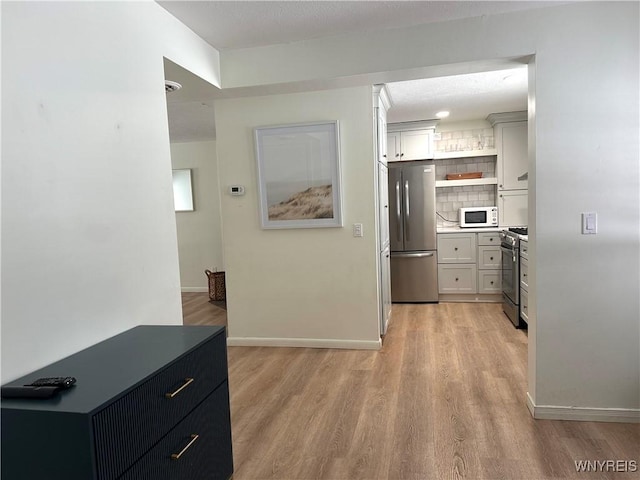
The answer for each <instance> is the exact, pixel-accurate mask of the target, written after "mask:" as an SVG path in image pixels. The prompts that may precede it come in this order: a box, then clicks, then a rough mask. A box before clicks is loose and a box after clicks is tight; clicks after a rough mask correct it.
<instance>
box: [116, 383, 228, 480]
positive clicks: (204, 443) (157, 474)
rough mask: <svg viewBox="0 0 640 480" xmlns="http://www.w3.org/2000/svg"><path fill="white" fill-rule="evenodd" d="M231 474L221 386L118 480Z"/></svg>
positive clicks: (198, 479) (193, 479)
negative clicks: (173, 456) (176, 456)
mask: <svg viewBox="0 0 640 480" xmlns="http://www.w3.org/2000/svg"><path fill="white" fill-rule="evenodd" d="M195 435H197V438H195ZM180 452H182V455H180V457H179V458H177V459H175V458H172V455H177V454H180ZM232 473H233V456H232V451H231V427H230V419H229V390H228V384H227V382H224V383H223V384H222V385H220V387H219V388H217V389H216V390H215V391H214V392H213V393H212V394H211V395H209V397H207V399H206V400H205V401H204V402H202V403H201V404H200V406H198V407H197V408H196V409H195V410H194V411H193V412H192V413H191V414H190V415H189V416H188V417H186V418H185V419H184V420H183V421H182V422H180V423H179V424H178V425H177V426H176V428H175V429H173V430H172V431H171V432H170V433H169V434H168V435H167V436H166V437H164V438H163V439H162V440H161V441H160V442H159V443H158V444H157V445H156V446H155V447H154V448H153V449H152V450H150V451H149V452H148V453H147V454H146V455H145V456H144V457H142V458H141V459H140V460H139V461H138V462H136V463H135V465H134V466H133V467H132V468H131V469H129V470H128V471H127V472H126V473H125V474H124V475H123V476H122V477H120V480H204V479H206V480H218V479H219V480H227V479H228V478H230V477H231V474H232Z"/></svg>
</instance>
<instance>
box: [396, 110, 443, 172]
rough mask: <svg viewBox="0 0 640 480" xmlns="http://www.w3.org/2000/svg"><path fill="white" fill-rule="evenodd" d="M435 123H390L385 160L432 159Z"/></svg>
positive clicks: (429, 121) (430, 121) (428, 121)
mask: <svg viewBox="0 0 640 480" xmlns="http://www.w3.org/2000/svg"><path fill="white" fill-rule="evenodd" d="M436 123H437V121H432V120H427V121H421V122H404V123H390V124H389V125H388V126H387V132H388V133H387V160H388V161H390V162H408V161H411V160H428V159H432V158H433V136H434V132H435V128H436Z"/></svg>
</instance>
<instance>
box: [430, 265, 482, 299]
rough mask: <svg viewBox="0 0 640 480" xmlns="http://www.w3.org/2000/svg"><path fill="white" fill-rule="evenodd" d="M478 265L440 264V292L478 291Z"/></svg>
mask: <svg viewBox="0 0 640 480" xmlns="http://www.w3.org/2000/svg"><path fill="white" fill-rule="evenodd" d="M476 277H477V268H476V265H438V293H443V294H446V293H476V287H477V278H476Z"/></svg>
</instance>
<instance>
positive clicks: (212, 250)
mask: <svg viewBox="0 0 640 480" xmlns="http://www.w3.org/2000/svg"><path fill="white" fill-rule="evenodd" d="M171 164H172V166H173V168H174V169H179V168H190V169H191V179H192V184H193V200H194V208H195V210H194V211H193V212H176V229H177V234H178V258H179V261H180V285H181V287H182V291H183V292H206V291H208V281H207V277H206V275H205V273H204V270H205V269H209V270H211V271H216V270H218V271H222V270H224V263H223V259H222V225H221V218H220V192H219V189H218V163H217V160H216V142H189V143H172V144H171Z"/></svg>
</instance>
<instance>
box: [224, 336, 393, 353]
mask: <svg viewBox="0 0 640 480" xmlns="http://www.w3.org/2000/svg"><path fill="white" fill-rule="evenodd" d="M227 345H228V346H230V347H301V348H343V349H349V350H380V348H381V347H382V340H371V341H369V340H335V339H331V338H262V337H228V338H227Z"/></svg>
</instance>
